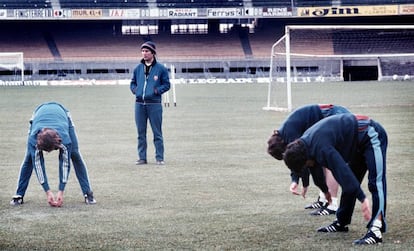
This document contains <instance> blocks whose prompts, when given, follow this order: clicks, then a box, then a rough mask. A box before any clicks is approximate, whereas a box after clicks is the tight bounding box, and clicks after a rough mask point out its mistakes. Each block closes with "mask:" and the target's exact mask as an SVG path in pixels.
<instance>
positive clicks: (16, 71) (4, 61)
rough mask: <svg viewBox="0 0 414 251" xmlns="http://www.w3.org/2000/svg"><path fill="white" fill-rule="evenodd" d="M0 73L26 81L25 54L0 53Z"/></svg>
mask: <svg viewBox="0 0 414 251" xmlns="http://www.w3.org/2000/svg"><path fill="white" fill-rule="evenodd" d="M0 71H1V72H2V74H7V75H15V76H16V78H17V80H19V79H20V81H22V84H23V81H24V61H23V52H0Z"/></svg>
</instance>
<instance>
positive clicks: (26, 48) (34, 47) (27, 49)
mask: <svg viewBox="0 0 414 251" xmlns="http://www.w3.org/2000/svg"><path fill="white" fill-rule="evenodd" d="M0 48H1V49H0V52H23V53H24V56H25V58H27V59H31V60H53V55H52V54H51V52H50V50H49V48H48V46H47V43H46V41H45V40H44V34H43V33H42V31H39V30H36V29H33V28H28V29H27V30H26V31H22V30H20V31H18V30H15V29H10V30H8V31H7V35H4V30H3V35H1V36H0Z"/></svg>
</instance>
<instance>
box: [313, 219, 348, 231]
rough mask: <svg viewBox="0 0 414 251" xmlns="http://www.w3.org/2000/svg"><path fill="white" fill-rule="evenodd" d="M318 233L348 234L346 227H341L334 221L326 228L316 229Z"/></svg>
mask: <svg viewBox="0 0 414 251" xmlns="http://www.w3.org/2000/svg"><path fill="white" fill-rule="evenodd" d="M318 232H323V233H335V232H348V227H347V226H341V225H340V224H339V223H338V221H334V222H333V223H332V224H330V225H328V226H326V227H320V228H318Z"/></svg>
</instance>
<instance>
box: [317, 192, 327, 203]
mask: <svg viewBox="0 0 414 251" xmlns="http://www.w3.org/2000/svg"><path fill="white" fill-rule="evenodd" d="M319 201H320V202H323V203H325V202H328V201H327V200H326V197H325V194H324V193H323V192H322V191H319Z"/></svg>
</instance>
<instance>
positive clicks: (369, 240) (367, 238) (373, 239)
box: [353, 230, 382, 245]
mask: <svg viewBox="0 0 414 251" xmlns="http://www.w3.org/2000/svg"><path fill="white" fill-rule="evenodd" d="M381 243H382V238H381V237H377V236H376V235H375V234H374V233H373V232H372V231H371V230H370V231H368V232H367V233H366V234H365V235H364V237H362V238H361V239H359V240H356V241H354V242H353V244H354V245H373V244H381Z"/></svg>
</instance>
